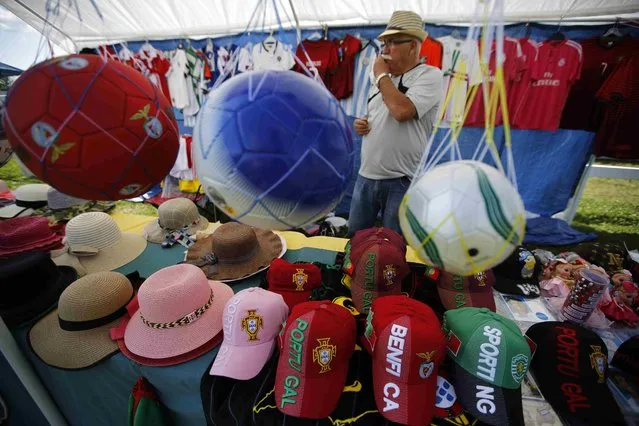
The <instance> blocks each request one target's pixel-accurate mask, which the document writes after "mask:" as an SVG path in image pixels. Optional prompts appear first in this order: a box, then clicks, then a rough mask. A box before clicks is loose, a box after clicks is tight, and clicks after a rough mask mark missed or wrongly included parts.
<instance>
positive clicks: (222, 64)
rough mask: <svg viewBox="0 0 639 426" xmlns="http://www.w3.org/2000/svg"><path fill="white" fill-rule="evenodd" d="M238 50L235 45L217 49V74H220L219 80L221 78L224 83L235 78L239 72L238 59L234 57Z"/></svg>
mask: <svg viewBox="0 0 639 426" xmlns="http://www.w3.org/2000/svg"><path fill="white" fill-rule="evenodd" d="M236 49H237V46H236V45H234V44H231V45H229V46H226V47H224V46H221V47H219V48H218V49H217V72H218V73H219V78H221V79H222V81H224V80H226V79H228V78H229V77H232V76H234V75H235V73H236V72H237V60H238V58H237V57H235V58H234V57H233V53H234V52H235V50H236ZM238 53H239V52H238ZM235 56H237V55H235Z"/></svg>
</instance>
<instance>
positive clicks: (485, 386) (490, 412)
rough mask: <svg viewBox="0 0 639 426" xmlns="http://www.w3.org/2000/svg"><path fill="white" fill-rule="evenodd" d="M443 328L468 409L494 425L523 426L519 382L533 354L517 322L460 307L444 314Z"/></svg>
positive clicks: (454, 374)
mask: <svg viewBox="0 0 639 426" xmlns="http://www.w3.org/2000/svg"><path fill="white" fill-rule="evenodd" d="M443 330H444V333H445V334H446V338H447V343H446V346H447V348H448V356H450V358H451V359H452V360H453V365H452V375H451V377H452V382H453V385H454V386H455V391H456V393H457V397H458V398H459V400H460V401H461V403H462V405H463V406H464V408H466V409H467V410H468V411H469V412H470V413H471V414H472V415H473V416H474V417H476V418H477V419H478V420H479V421H481V422H484V423H487V424H490V425H505V424H509V425H515V424H518V425H523V424H524V412H523V407H522V402H521V381H522V380H523V378H524V376H525V375H526V372H527V371H528V365H529V362H530V357H531V355H530V347H529V346H528V343H527V342H526V339H525V338H524V336H523V335H522V334H521V331H520V330H519V327H517V325H516V324H515V323H514V322H513V321H511V320H509V319H508V318H504V317H502V316H500V315H497V314H496V313H494V312H491V311H490V310H489V309H487V308H460V309H452V310H450V311H446V312H445V313H444V324H443Z"/></svg>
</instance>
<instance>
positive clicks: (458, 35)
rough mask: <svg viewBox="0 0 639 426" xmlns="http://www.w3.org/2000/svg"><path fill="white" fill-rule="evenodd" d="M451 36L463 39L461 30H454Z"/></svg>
mask: <svg viewBox="0 0 639 426" xmlns="http://www.w3.org/2000/svg"><path fill="white" fill-rule="evenodd" d="M450 36H451V37H452V38H454V39H455V40H461V39H462V38H461V34H460V32H459V30H453V32H452V33H450Z"/></svg>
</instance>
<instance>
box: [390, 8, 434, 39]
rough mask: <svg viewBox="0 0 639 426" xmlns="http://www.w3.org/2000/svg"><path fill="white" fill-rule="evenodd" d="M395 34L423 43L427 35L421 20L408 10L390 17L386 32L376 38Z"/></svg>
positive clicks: (399, 11)
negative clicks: (413, 38) (416, 39)
mask: <svg viewBox="0 0 639 426" xmlns="http://www.w3.org/2000/svg"><path fill="white" fill-rule="evenodd" d="M395 34H405V35H407V36H411V37H415V38H418V39H420V40H421V41H424V39H425V38H426V37H428V33H427V32H426V31H424V23H423V22H422V18H421V17H420V16H419V15H418V14H417V13H415V12H411V11H408V10H397V11H395V12H393V14H392V15H391V18H390V21H389V22H388V25H387V26H386V30H384V32H383V33H381V34H380V35H378V36H377V38H382V37H386V36H390V35H395Z"/></svg>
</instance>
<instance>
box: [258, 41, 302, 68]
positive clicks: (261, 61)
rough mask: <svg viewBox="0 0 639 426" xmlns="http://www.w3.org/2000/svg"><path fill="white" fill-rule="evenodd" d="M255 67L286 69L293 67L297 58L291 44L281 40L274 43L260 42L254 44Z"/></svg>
mask: <svg viewBox="0 0 639 426" xmlns="http://www.w3.org/2000/svg"><path fill="white" fill-rule="evenodd" d="M252 57H253V69H254V70H256V71H257V70H276V71H286V70H290V69H291V68H293V66H294V65H295V59H294V58H293V54H292V53H291V46H288V45H286V44H282V43H280V42H279V41H276V42H274V43H264V42H262V43H260V44H256V45H255V46H253V52H252Z"/></svg>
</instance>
